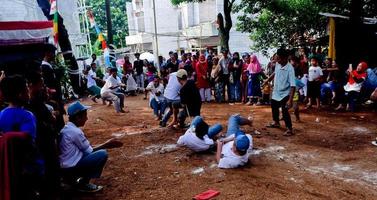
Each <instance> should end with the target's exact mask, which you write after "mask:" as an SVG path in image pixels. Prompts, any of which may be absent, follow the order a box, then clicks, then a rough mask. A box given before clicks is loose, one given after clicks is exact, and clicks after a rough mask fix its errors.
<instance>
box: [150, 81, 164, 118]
mask: <svg viewBox="0 0 377 200" xmlns="http://www.w3.org/2000/svg"><path fill="white" fill-rule="evenodd" d="M146 91H148V92H149V105H150V106H151V107H152V109H153V114H154V115H155V116H156V120H160V119H161V118H162V115H163V114H164V112H165V109H166V101H165V97H164V85H163V84H162V83H161V82H160V78H159V77H158V76H155V77H154V79H153V81H152V82H150V83H149V84H148V86H147V88H146Z"/></svg>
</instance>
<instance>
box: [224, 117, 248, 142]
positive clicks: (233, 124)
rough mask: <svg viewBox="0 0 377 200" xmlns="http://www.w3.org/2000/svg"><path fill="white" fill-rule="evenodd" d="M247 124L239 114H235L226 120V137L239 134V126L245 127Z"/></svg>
mask: <svg viewBox="0 0 377 200" xmlns="http://www.w3.org/2000/svg"><path fill="white" fill-rule="evenodd" d="M247 122H248V120H247V119H245V118H243V117H241V116H240V115H239V114H235V115H232V116H230V117H229V119H228V131H227V132H226V136H227V137H228V136H230V135H233V134H236V135H235V136H236V137H237V134H239V131H240V126H241V125H245V124H246V123H247Z"/></svg>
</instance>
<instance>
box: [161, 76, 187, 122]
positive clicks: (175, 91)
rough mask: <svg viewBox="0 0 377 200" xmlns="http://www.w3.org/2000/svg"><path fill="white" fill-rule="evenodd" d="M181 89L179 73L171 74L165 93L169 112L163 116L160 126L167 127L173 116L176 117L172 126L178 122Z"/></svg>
mask: <svg viewBox="0 0 377 200" xmlns="http://www.w3.org/2000/svg"><path fill="white" fill-rule="evenodd" d="M181 88H182V85H181V84H180V83H179V82H178V79H177V72H173V73H170V74H169V81H168V84H167V85H166V88H165V92H164V96H165V98H166V102H167V106H169V112H167V113H165V115H164V116H163V118H162V120H161V121H160V126H162V127H165V126H166V123H167V121H168V120H169V118H170V117H171V115H172V114H174V115H173V122H172V123H171V125H172V124H175V123H176V122H177V120H178V112H179V107H180V105H181V98H180V96H179V91H180V90H181ZM169 126H170V125H169Z"/></svg>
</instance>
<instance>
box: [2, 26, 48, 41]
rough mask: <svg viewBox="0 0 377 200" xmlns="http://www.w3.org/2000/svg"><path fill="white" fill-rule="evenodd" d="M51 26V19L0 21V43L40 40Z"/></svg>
mask: <svg viewBox="0 0 377 200" xmlns="http://www.w3.org/2000/svg"><path fill="white" fill-rule="evenodd" d="M52 26H53V25H52V21H0V45H10V44H24V43H36V42H41V41H43V40H45V39H46V38H47V37H49V36H50V35H51V31H52Z"/></svg>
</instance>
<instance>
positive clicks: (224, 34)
mask: <svg viewBox="0 0 377 200" xmlns="http://www.w3.org/2000/svg"><path fill="white" fill-rule="evenodd" d="M234 1H235V0H231V2H230V1H229V0H224V16H225V24H224V16H223V15H222V14H221V13H219V14H217V23H218V25H219V35H220V46H221V51H223V50H228V51H229V33H230V29H232V26H233V24H232V16H231V15H232V7H233V3H234Z"/></svg>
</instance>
